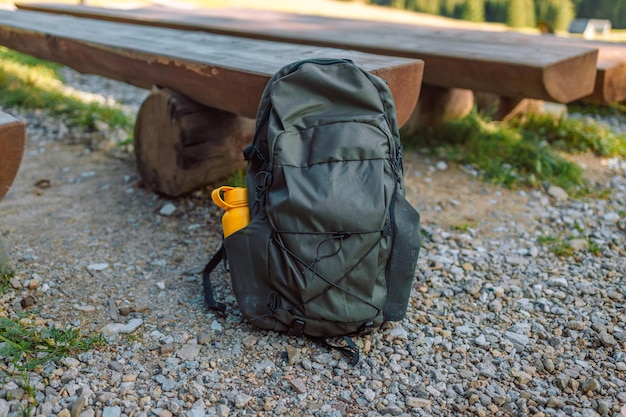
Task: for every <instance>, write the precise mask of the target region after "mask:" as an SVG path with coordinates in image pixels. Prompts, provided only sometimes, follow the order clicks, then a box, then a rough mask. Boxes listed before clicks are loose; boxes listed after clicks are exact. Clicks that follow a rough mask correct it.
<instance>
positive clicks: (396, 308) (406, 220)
mask: <svg viewBox="0 0 626 417" xmlns="http://www.w3.org/2000/svg"><path fill="white" fill-rule="evenodd" d="M391 218H392V222H393V227H394V229H395V239H394V242H393V248H392V250H391V256H390V258H389V261H388V262H389V264H388V269H387V302H386V303H385V307H384V308H383V316H384V318H385V321H399V320H402V319H403V318H404V316H405V315H406V310H407V307H408V304H409V297H410V295H411V286H412V285H413V279H414V277H415V267H416V265H417V257H418V255H419V250H420V244H421V237H420V215H419V213H418V212H417V210H415V208H413V206H412V205H411V204H410V203H409V202H408V201H406V199H405V198H404V196H403V195H402V194H400V193H398V192H396V193H395V194H394V201H393V206H392V217H391Z"/></svg>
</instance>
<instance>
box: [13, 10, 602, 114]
mask: <svg viewBox="0 0 626 417" xmlns="http://www.w3.org/2000/svg"><path fill="white" fill-rule="evenodd" d="M18 7H22V8H29V9H33V10H34V9H36V10H45V11H49V12H51V11H54V12H57V13H68V14H70V13H71V14H73V15H77V16H85V17H93V18H98V19H106V20H113V21H117V22H126V23H137V24H145V25H153V26H161V27H169V28H177V29H186V30H202V31H209V32H213V33H220V34H227V35H236V36H245V37H252V38H257V39H265V40H274V41H288V42H297V43H302V44H312V45H319V46H331V47H340V48H350V49H357V50H361V51H366V52H371V53H376V54H387V55H393V56H404V57H413V58H420V59H423V60H424V61H425V62H426V67H425V70H424V83H427V84H432V85H436V86H442V87H453V88H466V89H471V90H475V91H485V92H491V93H495V94H498V95H502V96H507V97H518V98H534V99H539V100H549V101H555V102H561V103H568V102H571V101H573V100H576V99H579V98H583V97H586V96H589V95H590V94H592V92H593V91H594V80H595V77H596V74H595V73H596V59H597V54H598V52H597V49H596V47H583V46H578V45H571V46H570V45H549V44H542V45H541V47H538V46H537V45H536V44H531V43H524V42H517V41H515V42H507V41H506V39H504V38H502V39H501V38H500V36H501V35H502V33H498V34H497V35H496V34H490V35H489V38H482V39H477V38H475V37H474V38H471V37H469V36H467V35H466V33H465V32H463V33H460V34H459V33H454V34H453V35H451V36H443V34H445V33H446V31H447V29H442V28H440V27H437V28H430V27H421V26H416V25H411V24H399V23H389V22H381V21H364V20H353V19H338V18H330V17H322V16H305V15H297V14H288V13H279V12H271V11H264V10H263V11H262V10H251V9H219V8H216V9H195V10H193V11H189V10H184V11H181V10H172V9H168V8H163V7H147V8H140V9H131V10H128V9H124V10H122V9H103V8H97V7H88V6H72V5H50V4H48V5H33V4H18Z"/></svg>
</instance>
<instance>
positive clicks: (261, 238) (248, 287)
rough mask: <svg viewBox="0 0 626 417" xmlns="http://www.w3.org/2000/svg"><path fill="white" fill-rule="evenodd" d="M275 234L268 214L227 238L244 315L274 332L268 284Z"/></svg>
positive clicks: (235, 286) (233, 280)
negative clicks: (272, 243)
mask: <svg viewBox="0 0 626 417" xmlns="http://www.w3.org/2000/svg"><path fill="white" fill-rule="evenodd" d="M271 233H272V229H271V226H270V225H269V223H268V222H267V217H266V216H265V213H264V212H263V213H259V214H258V215H256V216H255V217H254V218H253V219H252V221H251V222H250V224H249V225H247V226H246V227H244V228H243V229H240V230H238V231H237V232H235V233H233V234H232V235H230V236H228V237H227V238H226V239H224V248H225V249H226V254H227V256H228V264H229V267H230V277H231V282H232V286H233V293H234V294H235V298H236V299H237V304H238V305H239V309H240V310H241V313H242V314H243V316H244V317H245V318H246V319H248V320H249V321H250V322H251V323H252V324H253V325H255V326H257V327H262V328H264V329H273V328H274V324H273V322H274V321H275V320H273V319H268V317H269V316H270V315H271V310H270V306H271V295H272V293H273V290H272V288H271V287H270V285H269V281H268V278H269V277H268V268H267V264H268V261H267V258H268V247H269V240H270V236H271Z"/></svg>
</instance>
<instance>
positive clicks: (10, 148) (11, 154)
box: [0, 112, 26, 201]
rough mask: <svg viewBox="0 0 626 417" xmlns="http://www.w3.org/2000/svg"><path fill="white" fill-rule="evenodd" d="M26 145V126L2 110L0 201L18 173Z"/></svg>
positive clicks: (0, 125)
mask: <svg viewBox="0 0 626 417" xmlns="http://www.w3.org/2000/svg"><path fill="white" fill-rule="evenodd" d="M25 145H26V126H25V125H24V123H22V122H20V121H18V120H16V119H15V118H13V117H12V116H9V115H8V114H6V113H3V112H0V201H2V199H3V198H4V196H5V195H6V193H7V192H8V191H9V188H10V187H11V184H13V180H14V179H15V176H16V175H17V171H18V170H19V168H20V164H21V162H22V156H23V155H24V147H25Z"/></svg>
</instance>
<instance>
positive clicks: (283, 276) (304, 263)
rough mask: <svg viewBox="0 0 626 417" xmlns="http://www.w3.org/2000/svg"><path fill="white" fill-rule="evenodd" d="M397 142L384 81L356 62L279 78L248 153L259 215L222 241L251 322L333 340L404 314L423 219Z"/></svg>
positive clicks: (301, 66) (293, 70)
mask: <svg viewBox="0 0 626 417" xmlns="http://www.w3.org/2000/svg"><path fill="white" fill-rule="evenodd" d="M401 150H402V148H401V145H400V139H399V135H398V126H397V122H396V115H395V109H394V105H393V100H392V97H391V93H390V92H389V89H388V87H387V85H386V84H385V82H384V81H383V80H382V79H380V78H378V77H376V76H373V75H371V74H370V73H368V72H366V71H363V70H362V69H360V68H359V67H357V66H356V65H355V64H354V63H353V62H351V61H348V60H341V59H328V60H311V61H300V62H297V63H294V64H292V65H289V66H287V67H285V68H283V69H282V70H280V71H279V72H278V73H277V74H275V75H274V77H272V79H271V80H270V81H269V83H268V85H267V87H266V89H265V91H264V94H263V98H262V100H261V103H260V105H259V111H258V116H257V129H256V133H255V138H254V142H253V144H252V145H251V146H250V147H249V148H248V149H247V150H246V156H247V159H248V161H249V167H248V174H247V181H248V185H247V186H248V194H249V195H248V198H249V205H250V211H251V213H250V214H251V222H250V224H249V225H248V226H247V227H245V228H243V229H241V230H239V231H237V232H235V233H234V234H232V235H230V236H229V237H227V238H226V239H225V241H224V247H225V249H226V253H227V256H228V260H229V265H230V273H231V278H232V284H233V291H234V293H235V296H236V298H237V303H238V306H239V308H240V310H241V312H242V314H243V315H244V316H245V317H246V318H247V319H248V320H250V322H251V323H252V324H254V325H256V326H258V327H261V328H265V329H272V330H277V331H290V332H292V333H294V334H304V335H308V336H313V337H326V336H340V335H349V334H358V333H359V332H360V331H362V330H364V329H370V328H372V327H374V328H375V327H377V326H380V324H382V323H383V321H385V320H401V319H402V318H403V317H404V316H405V314H406V309H407V304H408V300H409V296H410V292H411V287H412V283H413V279H414V274H415V266H416V262H417V257H418V253H419V246H420V234H419V220H420V219H419V215H418V213H417V212H416V211H415V209H414V208H413V207H412V206H411V205H410V204H409V203H408V202H407V201H406V200H405V198H404V180H403V177H402V160H401V158H402V151H401Z"/></svg>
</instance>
